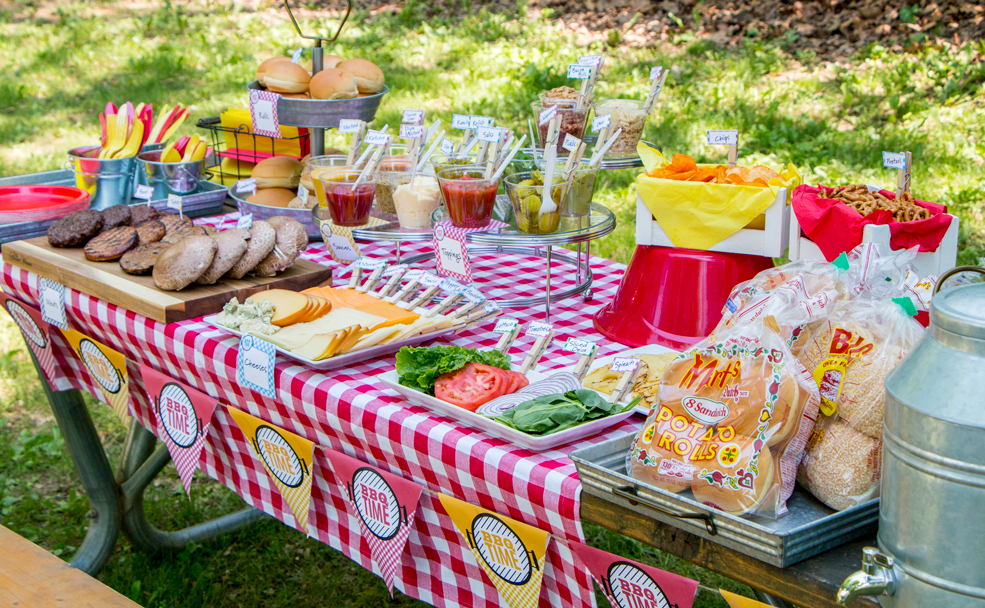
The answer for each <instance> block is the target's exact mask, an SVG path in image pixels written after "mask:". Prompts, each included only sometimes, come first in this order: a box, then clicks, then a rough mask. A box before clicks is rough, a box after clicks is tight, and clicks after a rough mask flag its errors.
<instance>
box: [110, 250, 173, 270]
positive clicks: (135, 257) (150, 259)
mask: <svg viewBox="0 0 985 608" xmlns="http://www.w3.org/2000/svg"><path fill="white" fill-rule="evenodd" d="M170 246H171V245H169V244H167V243H160V242H158V243H148V244H146V245H140V246H139V247H136V248H134V249H131V250H130V251H128V252H126V253H124V254H123V257H121V258H120V268H122V269H123V272H125V273H127V274H138V275H139V274H150V273H151V271H152V270H154V262H156V261H157V256H159V255H161V254H162V253H164V251H165V250H166V249H167V248H168V247H170Z"/></svg>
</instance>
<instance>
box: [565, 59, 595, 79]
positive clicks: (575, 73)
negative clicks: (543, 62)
mask: <svg viewBox="0 0 985 608" xmlns="http://www.w3.org/2000/svg"><path fill="white" fill-rule="evenodd" d="M591 77H592V66H590V65H578V64H574V63H573V64H571V65H569V66H568V78H572V79H575V80H584V79H586V78H591Z"/></svg>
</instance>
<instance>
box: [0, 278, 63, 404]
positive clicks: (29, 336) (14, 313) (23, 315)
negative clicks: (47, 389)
mask: <svg viewBox="0 0 985 608" xmlns="http://www.w3.org/2000/svg"><path fill="white" fill-rule="evenodd" d="M0 304H3V307H4V308H6V309H7V312H9V313H10V316H11V317H12V318H13V319H14V323H17V327H19V328H20V329H21V333H22V334H24V341H25V342H27V345H28V347H30V349H31V352H33V353H34V357H35V358H36V359H37V360H38V365H40V366H41V371H42V372H43V373H44V375H45V378H46V379H47V380H48V384H51V385H54V384H55V357H54V355H52V353H51V338H50V337H49V334H50V333H51V329H50V328H49V325H48V323H47V322H46V321H45V320H44V318H42V316H41V311H40V310H38V309H37V308H35V307H33V306H30V305H28V304H25V303H24V302H21V301H20V300H18V299H16V298H12V297H10V296H8V295H7V294H5V293H4V292H2V291H0Z"/></svg>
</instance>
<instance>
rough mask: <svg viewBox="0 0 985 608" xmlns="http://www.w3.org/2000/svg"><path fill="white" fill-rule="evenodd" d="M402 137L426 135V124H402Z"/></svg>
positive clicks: (409, 137)
mask: <svg viewBox="0 0 985 608" xmlns="http://www.w3.org/2000/svg"><path fill="white" fill-rule="evenodd" d="M400 137H401V138H403V139H411V138H421V137H424V125H400Z"/></svg>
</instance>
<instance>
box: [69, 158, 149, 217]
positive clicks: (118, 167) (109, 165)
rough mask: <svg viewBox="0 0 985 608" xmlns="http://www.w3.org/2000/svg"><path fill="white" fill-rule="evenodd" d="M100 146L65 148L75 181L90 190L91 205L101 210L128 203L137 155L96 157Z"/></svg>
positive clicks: (131, 191)
mask: <svg viewBox="0 0 985 608" xmlns="http://www.w3.org/2000/svg"><path fill="white" fill-rule="evenodd" d="M98 151H99V146H83V147H81V148H73V149H71V150H69V151H68V161H69V167H70V169H71V170H72V171H73V172H74V173H75V185H76V186H78V187H79V188H82V189H83V190H85V191H86V192H88V193H89V201H90V206H89V208H90V209H96V210H102V209H106V208H107V207H112V206H113V205H119V204H120V203H129V202H130V198H131V197H132V196H133V173H134V168H135V167H136V166H137V157H136V156H131V157H129V158H95V155H96V154H97V153H98Z"/></svg>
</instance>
